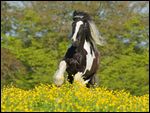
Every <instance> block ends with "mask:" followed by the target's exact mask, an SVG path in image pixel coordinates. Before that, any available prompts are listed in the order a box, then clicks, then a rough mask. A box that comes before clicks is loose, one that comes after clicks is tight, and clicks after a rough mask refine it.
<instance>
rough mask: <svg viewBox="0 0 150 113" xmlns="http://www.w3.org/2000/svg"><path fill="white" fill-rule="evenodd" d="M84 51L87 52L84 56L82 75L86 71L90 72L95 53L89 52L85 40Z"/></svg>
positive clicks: (88, 44) (89, 49)
mask: <svg viewBox="0 0 150 113" xmlns="http://www.w3.org/2000/svg"><path fill="white" fill-rule="evenodd" d="M84 49H85V50H86V52H87V54H86V68H85V70H84V74H85V73H86V71H87V70H88V71H90V70H91V68H92V65H93V61H94V59H95V53H94V51H93V50H91V45H90V43H89V42H87V41H86V40H85V42H84Z"/></svg>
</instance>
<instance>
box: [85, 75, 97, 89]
mask: <svg viewBox="0 0 150 113" xmlns="http://www.w3.org/2000/svg"><path fill="white" fill-rule="evenodd" d="M98 85H99V78H98V76H96V75H95V74H94V75H93V76H92V77H91V79H90V81H89V82H88V84H87V87H96V86H98Z"/></svg>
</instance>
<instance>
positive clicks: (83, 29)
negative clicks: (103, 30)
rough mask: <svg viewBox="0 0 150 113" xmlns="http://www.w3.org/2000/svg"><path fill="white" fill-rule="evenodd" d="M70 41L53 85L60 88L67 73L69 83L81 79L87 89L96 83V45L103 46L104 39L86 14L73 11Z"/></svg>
mask: <svg viewBox="0 0 150 113" xmlns="http://www.w3.org/2000/svg"><path fill="white" fill-rule="evenodd" d="M71 41H72V45H71V46H70V47H69V48H68V50H67V52H66V54H65V56H64V58H63V59H62V60H61V62H60V64H59V67H58V70H57V71H56V73H55V75H54V83H55V84H56V85H57V86H61V85H62V84H63V82H64V72H65V71H67V73H68V81H69V82H70V83H73V81H74V80H75V79H79V80H81V79H82V80H83V83H84V84H86V86H87V87H90V86H93V85H94V84H95V83H96V81H97V79H96V78H97V77H96V72H97V70H98V67H99V52H98V49H97V48H96V44H98V45H103V44H104V39H103V38H102V37H101V36H100V34H99V32H98V29H97V28H96V25H95V24H94V22H93V21H92V19H91V17H90V16H89V15H88V14H87V13H85V12H79V11H74V13H73V23H72V35H71Z"/></svg>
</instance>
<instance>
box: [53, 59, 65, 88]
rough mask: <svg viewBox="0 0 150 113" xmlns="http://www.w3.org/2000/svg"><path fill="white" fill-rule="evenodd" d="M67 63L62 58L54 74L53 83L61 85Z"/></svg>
mask: <svg viewBox="0 0 150 113" xmlns="http://www.w3.org/2000/svg"><path fill="white" fill-rule="evenodd" d="M66 68H67V64H66V61H64V60H62V61H61V62H60V64H59V68H58V70H57V71H56V73H55V75H54V83H55V84H56V85H57V86H61V85H62V84H63V82H64V73H65V71H66Z"/></svg>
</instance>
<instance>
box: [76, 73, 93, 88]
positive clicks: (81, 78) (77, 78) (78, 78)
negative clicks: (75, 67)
mask: <svg viewBox="0 0 150 113" xmlns="http://www.w3.org/2000/svg"><path fill="white" fill-rule="evenodd" d="M82 75H83V73H82V72H78V73H77V74H75V76H74V81H77V82H80V83H82V84H83V85H85V84H87V83H88V82H89V81H90V79H88V80H86V81H84V79H83V77H82Z"/></svg>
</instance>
